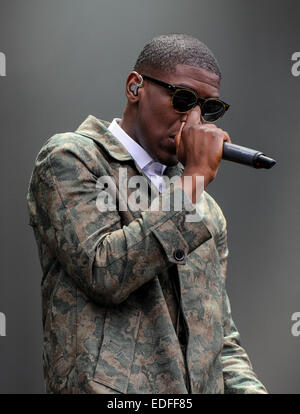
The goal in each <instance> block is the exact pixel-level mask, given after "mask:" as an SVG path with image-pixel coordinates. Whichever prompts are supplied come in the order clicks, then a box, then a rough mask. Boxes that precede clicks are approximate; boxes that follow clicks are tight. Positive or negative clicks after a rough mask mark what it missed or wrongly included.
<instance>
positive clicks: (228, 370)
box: [217, 211, 267, 394]
mask: <svg viewBox="0 0 300 414" xmlns="http://www.w3.org/2000/svg"><path fill="white" fill-rule="evenodd" d="M219 217H220V218H221V220H220V222H221V224H220V226H221V231H220V233H219V237H218V241H217V248H218V252H219V257H220V261H221V268H222V273H223V275H222V276H223V278H224V280H225V279H226V268H227V257H228V247H227V231H226V221H225V218H224V216H223V213H222V212H221V211H220V216H219ZM223 305H224V310H223V331H224V342H223V348H222V355H221V360H222V365H223V378H224V392H225V394H266V393H267V390H266V388H265V387H264V385H263V384H262V383H261V382H260V381H259V379H258V378H257V376H256V374H255V372H254V371H253V368H252V365H251V362H250V359H249V357H248V355H247V353H246V351H245V349H244V348H243V347H242V346H241V341H240V334H239V332H238V330H237V328H236V326H235V324H234V321H233V319H232V315H231V308H230V302H229V299H228V296H227V293H226V290H225V289H224V298H223Z"/></svg>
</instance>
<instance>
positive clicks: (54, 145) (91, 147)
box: [36, 116, 109, 164]
mask: <svg viewBox="0 0 300 414" xmlns="http://www.w3.org/2000/svg"><path fill="white" fill-rule="evenodd" d="M91 118H92V119H95V120H96V119H97V118H95V117H92V116H89V117H88V118H87V119H86V120H85V121H84V122H83V123H82V124H81V125H80V126H79V127H78V128H77V129H76V130H75V131H68V132H61V133H56V134H54V135H52V136H51V137H50V138H48V139H47V140H46V141H45V142H44V144H43V145H42V147H41V149H40V150H39V152H38V155H37V158H36V164H37V163H39V162H41V161H42V160H45V159H49V158H55V157H57V156H60V155H62V156H64V155H68V154H69V155H71V154H72V155H75V156H77V157H79V158H81V157H83V158H87V159H88V160H91V159H93V158H94V157H95V155H96V153H97V155H98V156H99V146H97V140H98V141H100V142H101V138H102V136H104V135H105V133H106V132H107V130H106V127H107V125H109V123H108V122H106V121H100V120H97V121H99V125H101V126H102V127H103V130H101V129H99V128H98V129H96V128H95V125H91V122H90V121H91ZM100 123H101V124H100ZM95 137H97V140H95ZM96 149H98V151H96Z"/></svg>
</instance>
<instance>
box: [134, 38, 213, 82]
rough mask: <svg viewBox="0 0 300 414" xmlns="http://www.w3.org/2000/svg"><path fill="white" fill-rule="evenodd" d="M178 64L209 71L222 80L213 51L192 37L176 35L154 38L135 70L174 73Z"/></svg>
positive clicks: (140, 57) (146, 47)
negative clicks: (156, 70)
mask: <svg viewBox="0 0 300 414" xmlns="http://www.w3.org/2000/svg"><path fill="white" fill-rule="evenodd" d="M178 64H185V65H190V66H196V67H200V68H203V69H207V70H210V71H212V72H214V73H215V74H216V75H218V76H219V77H220V78H221V70H220V67H219V64H218V62H217V59H216V58H215V57H214V55H213V53H212V52H211V50H210V49H209V48H208V47H207V46H206V45H205V44H204V43H202V42H201V41H200V40H198V39H196V38H194V37H192V36H189V35H186V34H176V33H174V34H168V35H161V36H157V37H154V38H153V39H152V40H151V41H150V42H149V43H147V44H146V45H145V46H144V48H143V50H142V51H141V53H140V54H139V56H138V58H137V61H136V63H135V65H134V70H135V71H137V72H145V71H146V70H148V69H154V70H155V69H158V70H161V71H166V72H174V71H175V66H176V65H178Z"/></svg>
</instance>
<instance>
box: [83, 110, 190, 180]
mask: <svg viewBox="0 0 300 414" xmlns="http://www.w3.org/2000/svg"><path fill="white" fill-rule="evenodd" d="M109 125H110V122H107V121H102V120H100V119H97V118H96V117H95V116H93V115H89V116H88V117H87V118H86V119H85V120H84V121H83V123H82V124H81V125H80V126H79V127H78V129H77V130H76V131H75V132H76V133H78V134H81V135H84V136H86V137H88V138H91V139H92V140H93V141H95V142H96V143H97V144H99V145H100V146H101V147H102V148H104V149H105V151H106V152H108V154H109V155H110V156H111V157H113V158H115V159H116V160H118V161H129V160H131V161H134V160H133V158H132V157H131V155H130V154H129V152H128V151H127V150H126V148H125V147H124V146H123V145H122V144H121V143H120V141H119V140H118V139H117V138H116V137H115V136H114V135H113V134H112V133H111V132H110V131H109V130H108V126H109ZM134 163H135V162H134ZM135 164H136V163H135ZM136 166H137V164H136ZM137 167H138V166H137ZM138 170H140V168H139V167H138ZM182 171H183V165H182V164H181V163H180V162H178V163H177V164H176V165H174V166H172V167H167V168H166V170H165V173H164V175H167V176H168V177H169V178H171V177H173V176H174V175H179V176H180V175H181V174H182Z"/></svg>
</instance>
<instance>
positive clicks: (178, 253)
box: [174, 249, 184, 262]
mask: <svg viewBox="0 0 300 414" xmlns="http://www.w3.org/2000/svg"><path fill="white" fill-rule="evenodd" d="M174 258H175V259H176V260H178V262H182V260H184V250H182V249H176V250H175V251H174Z"/></svg>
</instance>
